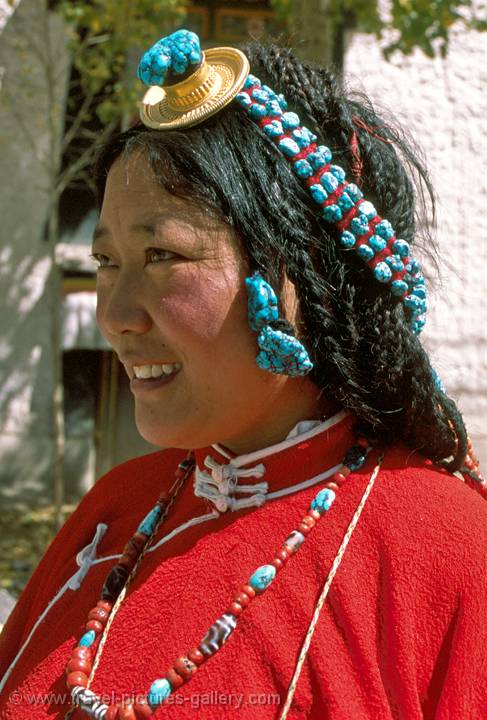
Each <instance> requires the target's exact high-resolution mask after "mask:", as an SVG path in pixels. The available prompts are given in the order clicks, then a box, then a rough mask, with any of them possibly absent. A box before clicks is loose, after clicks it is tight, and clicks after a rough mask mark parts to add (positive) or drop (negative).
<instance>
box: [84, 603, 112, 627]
mask: <svg viewBox="0 0 487 720" xmlns="http://www.w3.org/2000/svg"><path fill="white" fill-rule="evenodd" d="M88 620H97V621H98V622H100V623H103V625H104V624H105V623H106V621H107V620H108V613H107V611H106V610H104V609H103V608H100V607H96V608H93V610H90V612H89V613H88Z"/></svg>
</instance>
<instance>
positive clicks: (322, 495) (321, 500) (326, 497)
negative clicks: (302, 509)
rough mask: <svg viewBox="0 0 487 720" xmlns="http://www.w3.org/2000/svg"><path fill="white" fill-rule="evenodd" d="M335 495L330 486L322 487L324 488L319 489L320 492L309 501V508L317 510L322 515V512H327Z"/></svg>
mask: <svg viewBox="0 0 487 720" xmlns="http://www.w3.org/2000/svg"><path fill="white" fill-rule="evenodd" d="M335 497H336V495H335V492H334V491H333V490H331V489H330V488H324V490H320V492H319V493H318V494H317V495H316V497H315V498H314V500H313V502H312V503H311V509H312V510H317V511H318V512H319V513H320V515H323V513H325V512H327V511H328V510H329V509H330V508H331V506H332V505H333V502H334V500H335Z"/></svg>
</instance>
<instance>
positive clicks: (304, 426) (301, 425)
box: [212, 410, 350, 467]
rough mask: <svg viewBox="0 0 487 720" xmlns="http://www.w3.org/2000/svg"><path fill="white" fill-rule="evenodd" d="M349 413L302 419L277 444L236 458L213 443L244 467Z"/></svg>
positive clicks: (327, 428) (326, 428)
mask: <svg viewBox="0 0 487 720" xmlns="http://www.w3.org/2000/svg"><path fill="white" fill-rule="evenodd" d="M349 414H350V413H349V412H348V411H347V410H340V412H338V413H336V415H332V417H330V418H328V419H327V420H324V421H323V422H321V421H320V420H301V421H300V422H298V424H297V425H295V426H294V427H293V429H292V430H291V432H290V433H289V434H288V436H287V437H286V439H285V440H282V441H281V442H279V443H276V444H275V445H269V447H266V448H262V450H256V451H255V452H252V453H246V454H245V455H237V457H234V458H232V457H230V455H229V454H228V452H227V451H226V450H225V449H224V448H223V447H222V446H221V445H218V444H215V445H212V447H213V448H214V449H215V450H216V451H217V452H219V453H220V454H221V455H223V457H226V458H228V460H230V462H231V464H232V465H233V466H234V467H242V465H247V464H248V463H253V462H256V461H257V460H262V458H265V457H268V456H269V455H275V454H276V453H279V452H282V450H287V449H288V448H290V447H293V445H297V444H298V443H300V442H303V440H308V439H309V438H312V437H315V435H319V434H320V433H322V432H324V431H325V430H329V429H330V428H332V427H333V426H334V425H338V423H339V422H341V421H342V420H343V419H344V418H346V417H347V416H348V415H349Z"/></svg>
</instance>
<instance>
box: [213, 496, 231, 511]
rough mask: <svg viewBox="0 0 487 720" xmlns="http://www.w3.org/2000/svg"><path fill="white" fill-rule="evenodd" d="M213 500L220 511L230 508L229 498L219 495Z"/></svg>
mask: <svg viewBox="0 0 487 720" xmlns="http://www.w3.org/2000/svg"><path fill="white" fill-rule="evenodd" d="M213 502H214V503H215V507H216V509H217V510H218V512H221V513H224V512H226V511H227V510H228V498H224V497H217V498H215V499H214V501H213Z"/></svg>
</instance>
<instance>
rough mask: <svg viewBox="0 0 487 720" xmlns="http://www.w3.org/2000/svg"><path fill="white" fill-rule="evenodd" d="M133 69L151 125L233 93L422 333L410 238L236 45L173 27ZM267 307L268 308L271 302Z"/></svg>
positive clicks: (201, 110) (417, 269)
mask: <svg viewBox="0 0 487 720" xmlns="http://www.w3.org/2000/svg"><path fill="white" fill-rule="evenodd" d="M138 75H139V78H140V79H141V80H142V81H143V82H144V83H146V84H149V85H151V87H150V88H149V90H148V91H147V92H146V94H145V96H144V99H143V101H142V103H141V113H140V117H141V120H142V122H143V123H144V125H146V126H147V127H150V128H155V129H158V130H166V129H171V128H176V127H189V126H192V125H198V124H199V123H201V122H203V121H204V120H205V119H206V118H208V117H209V116H211V115H214V114H215V113H217V112H219V111H220V110H221V109H222V108H223V107H225V106H226V105H228V103H230V102H231V101H232V100H233V99H235V101H236V102H237V104H239V105H240V107H241V108H242V109H243V110H244V111H245V112H247V113H248V115H249V116H250V118H251V119H252V120H253V121H254V122H255V123H257V125H258V126H259V128H260V130H261V132H262V133H263V134H264V135H265V136H266V137H267V138H269V140H270V141H271V142H273V143H274V144H275V146H276V147H277V148H278V149H279V151H280V152H281V153H282V154H283V156H284V157H285V158H286V159H287V160H288V162H289V164H290V166H291V169H292V171H293V172H294V173H295V174H296V176H297V177H298V178H299V179H300V180H301V182H302V183H303V185H304V186H305V187H306V188H307V190H308V191H309V193H310V195H311V197H312V199H313V200H314V202H315V203H316V205H317V207H318V214H319V216H320V217H321V218H323V219H324V220H325V221H327V222H329V223H333V224H334V225H335V227H336V228H337V230H338V231H339V237H340V245H341V247H342V248H343V250H344V252H353V253H356V254H357V255H358V256H359V257H360V258H361V259H362V261H363V262H364V263H365V264H366V265H367V266H368V267H369V269H370V270H371V272H372V274H373V276H374V278H375V279H376V280H377V282H379V283H381V285H383V286H384V287H387V288H388V289H389V291H390V292H391V294H392V295H393V296H394V297H396V298H397V299H398V300H400V301H401V302H402V304H403V307H404V309H405V311H406V313H407V316H408V319H409V322H410V327H411V330H412V331H413V332H414V333H420V332H421V330H422V328H423V326H424V324H425V321H426V309H427V306H426V290H425V284H424V277H423V275H422V274H421V266H420V264H419V262H418V261H417V260H415V259H414V258H412V257H411V255H410V247H409V244H408V243H407V242H406V241H405V240H401V239H399V238H396V236H395V232H394V228H393V227H392V225H391V223H390V222H389V221H388V220H386V219H384V218H381V217H380V216H379V215H378V214H377V211H376V209H375V207H374V205H373V204H372V203H371V202H369V201H368V200H367V199H366V198H364V197H363V194H362V192H361V190H360V189H359V188H358V187H357V185H355V184H354V183H349V182H348V181H347V179H346V173H345V170H344V169H343V168H342V167H340V165H336V164H334V163H333V153H332V151H331V150H330V148H328V147H326V145H319V144H318V138H317V136H316V135H315V134H314V133H312V132H311V131H310V130H309V129H308V128H307V127H305V126H304V125H302V124H301V120H300V119H299V116H298V115H297V114H296V113H295V112H292V111H290V110H288V106H287V102H286V99H285V98H284V97H283V96H282V95H280V94H279V95H278V94H277V93H275V92H274V90H272V88H270V87H268V86H267V85H263V84H262V82H261V81H260V80H259V78H257V77H255V75H250V74H249V62H248V60H247V58H246V57H245V55H244V54H243V53H242V52H241V51H240V50H237V49H236V48H228V47H220V48H211V49H209V50H205V52H202V51H201V48H200V43H199V39H198V36H197V35H196V34H195V33H192V32H189V31H188V30H178V31H177V32H175V33H173V34H172V35H170V36H169V37H167V38H162V39H161V40H159V41H158V42H157V43H156V44H155V45H153V47H151V48H150V50H149V51H148V52H147V53H145V54H144V56H143V57H142V60H141V63H140V66H139V70H138ZM162 86H164V87H162ZM290 201H292V198H290ZM268 311H269V312H270V313H271V314H272V312H273V310H272V309H271V306H270V305H269V310H268ZM256 322H257V319H256ZM281 335H284V334H283V333H281ZM259 337H260V336H259ZM288 337H289V336H288ZM296 343H297V344H298V345H299V343H298V341H297V340H296V339H295V338H293V341H292V342H291V343H290V344H289V345H286V341H285V338H283V337H281V336H280V335H279V334H278V332H277V331H273V333H267V334H266V335H265V337H264V336H262V338H261V344H262V353H264V354H266V353H270V354H271V355H272V353H274V352H278V350H277V348H278V347H279V348H280V351H282V356H281V357H282V358H284V357H286V356H287V354H289V356H291V355H292V354H293V353H296V352H298V347H297V345H296ZM301 347H302V346H301ZM303 350H304V348H303ZM280 351H279V352H280ZM304 352H305V353H306V351H304ZM262 362H263V361H262ZM286 362H287V361H284V360H283V366H285V365H286ZM301 362H302V361H301V360H299V361H297V364H298V366H300V365H301ZM310 364H311V363H310ZM269 365H270V367H269V368H267V367H266V369H270V368H271V367H277V365H275V364H274V363H273V362H269ZM275 372H281V370H275ZM306 372H309V370H306ZM302 374H304V365H303V373H302Z"/></svg>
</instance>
